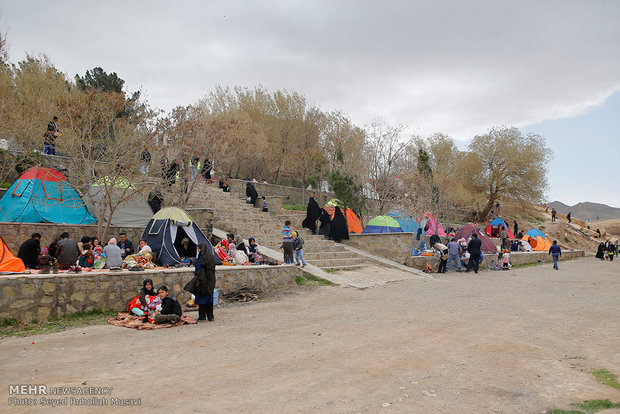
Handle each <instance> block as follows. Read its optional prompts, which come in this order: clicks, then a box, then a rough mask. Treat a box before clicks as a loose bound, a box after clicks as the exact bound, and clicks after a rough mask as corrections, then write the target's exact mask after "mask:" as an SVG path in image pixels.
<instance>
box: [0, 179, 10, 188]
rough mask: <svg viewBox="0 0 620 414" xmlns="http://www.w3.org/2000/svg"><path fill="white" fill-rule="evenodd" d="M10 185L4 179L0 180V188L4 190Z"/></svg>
mask: <svg viewBox="0 0 620 414" xmlns="http://www.w3.org/2000/svg"><path fill="white" fill-rule="evenodd" d="M10 186H11V183H7V182H4V181H0V188H2V189H4V190H6V189H7V188H9V187H10Z"/></svg>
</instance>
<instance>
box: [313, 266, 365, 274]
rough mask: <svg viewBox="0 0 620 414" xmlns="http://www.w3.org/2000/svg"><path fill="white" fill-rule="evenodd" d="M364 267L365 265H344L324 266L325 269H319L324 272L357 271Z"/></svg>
mask: <svg viewBox="0 0 620 414" xmlns="http://www.w3.org/2000/svg"><path fill="white" fill-rule="evenodd" d="M364 266H366V264H359V265H344V266H325V267H320V268H319V269H321V270H324V271H327V272H329V271H332V270H334V271H338V270H357V269H361V268H362V267H364Z"/></svg>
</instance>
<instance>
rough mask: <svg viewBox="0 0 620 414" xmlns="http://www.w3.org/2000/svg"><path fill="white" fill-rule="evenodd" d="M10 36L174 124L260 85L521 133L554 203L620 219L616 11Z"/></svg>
mask: <svg viewBox="0 0 620 414" xmlns="http://www.w3.org/2000/svg"><path fill="white" fill-rule="evenodd" d="M0 28H1V30H2V31H3V32H6V33H7V37H8V41H9V54H10V59H11V60H12V61H13V62H16V61H18V60H20V59H22V58H23V57H24V56H25V55H26V53H29V54H31V55H39V54H46V55H47V56H48V57H49V58H50V59H51V61H52V62H53V63H54V64H55V66H56V67H57V68H58V69H59V70H61V71H63V72H65V73H67V75H69V76H73V75H75V74H81V75H83V74H84V73H85V72H86V70H88V69H92V68H93V67H96V66H100V67H102V68H103V69H104V70H105V71H107V72H116V73H117V74H118V75H119V76H120V77H121V78H122V79H124V80H125V81H126V87H127V90H129V91H133V90H136V89H141V90H142V91H143V94H145V95H146V97H147V99H148V100H149V102H150V104H151V105H152V106H155V107H158V108H161V109H164V110H169V109H171V108H173V107H175V106H177V105H188V104H191V103H194V102H196V101H197V100H198V99H200V98H201V97H203V96H205V95H206V94H207V93H208V92H209V91H211V90H212V89H213V88H214V87H215V86H216V85H224V86H236V85H239V86H247V87H254V86H259V85H260V86H264V87H266V88H267V89H269V90H276V89H289V90H296V91H297V92H300V93H303V94H304V95H305V96H306V97H307V99H308V101H309V103H310V104H312V105H318V106H319V107H321V108H322V109H323V110H340V111H342V112H344V113H345V114H348V115H349V116H350V117H351V119H352V120H353V122H355V123H356V124H358V125H360V126H364V125H367V124H370V123H371V122H372V121H373V120H374V119H376V118H382V119H383V120H385V121H386V122H387V123H389V124H393V125H397V124H402V125H406V126H407V131H408V133H410V134H416V135H422V136H426V135H430V134H431V133H434V132H443V133H446V134H448V135H450V136H451V137H453V138H454V139H455V140H456V141H457V143H458V145H459V147H461V148H465V147H466V146H467V143H468V141H470V140H471V139H472V138H473V137H474V136H476V135H481V134H484V133H486V132H487V131H488V129H489V128H491V127H493V126H498V125H505V126H516V127H519V128H521V130H522V131H524V132H527V133H535V134H540V135H542V136H544V137H545V139H546V141H547V144H548V145H549V146H550V148H551V149H552V150H553V151H554V158H553V161H552V162H551V163H550V165H549V176H548V177H549V182H550V189H549V192H548V198H549V201H553V200H560V201H562V202H564V203H566V204H569V205H572V204H574V203H577V202H581V201H592V202H600V203H605V204H608V205H612V206H615V207H620V184H618V183H620V179H618V178H615V179H614V178H612V176H614V175H615V177H618V176H619V171H618V161H619V160H620V121H619V119H620V1H616V0H608V1H601V0H582V1H571V0H558V1H553V0H546V1H527V0H525V1H519V2H514V1H497V0H488V1H469V0H452V1H442V0H439V1H395V0H392V1H363V0H361V1H358V0H350V1H337V0H316V1H295V0H286V1H260V0H254V1H250V0H248V1H234V0H227V1H189V0H183V1H158V0H132V1H124V0H123V1H117V0H112V1H109V0H106V1H90V0H80V1H71V0H56V1H54V2H50V1H33V0H0Z"/></svg>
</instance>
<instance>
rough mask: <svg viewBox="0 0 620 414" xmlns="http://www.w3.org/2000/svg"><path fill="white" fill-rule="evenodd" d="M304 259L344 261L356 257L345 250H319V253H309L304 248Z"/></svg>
mask: <svg viewBox="0 0 620 414" xmlns="http://www.w3.org/2000/svg"><path fill="white" fill-rule="evenodd" d="M304 257H305V258H306V260H331V259H345V258H348V257H356V256H353V255H351V253H350V252H349V251H346V250H342V251H325V250H321V251H316V252H311V251H306V249H305V247H304Z"/></svg>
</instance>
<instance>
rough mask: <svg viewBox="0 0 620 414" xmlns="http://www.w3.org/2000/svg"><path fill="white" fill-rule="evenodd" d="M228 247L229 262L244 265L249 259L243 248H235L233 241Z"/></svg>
mask: <svg viewBox="0 0 620 414" xmlns="http://www.w3.org/2000/svg"><path fill="white" fill-rule="evenodd" d="M228 249H229V250H228V256H229V257H230V258H231V260H230V261H231V263H234V264H238V265H244V264H246V263H248V262H249V261H250V259H248V256H247V255H246V254H245V252H244V251H243V250H237V246H236V245H235V243H231V244H230V247H229V248H228Z"/></svg>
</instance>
